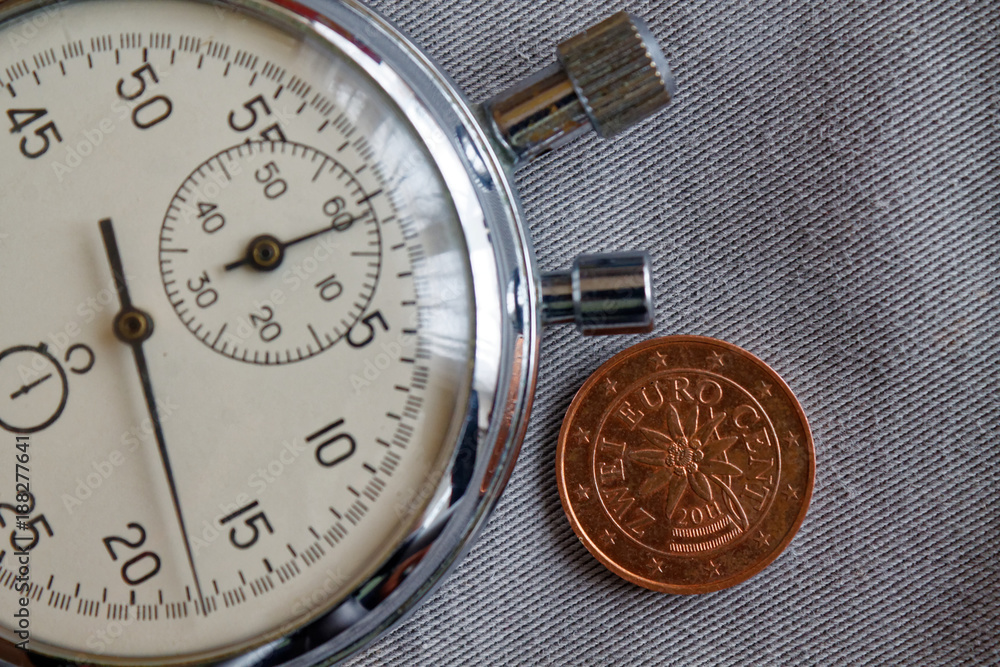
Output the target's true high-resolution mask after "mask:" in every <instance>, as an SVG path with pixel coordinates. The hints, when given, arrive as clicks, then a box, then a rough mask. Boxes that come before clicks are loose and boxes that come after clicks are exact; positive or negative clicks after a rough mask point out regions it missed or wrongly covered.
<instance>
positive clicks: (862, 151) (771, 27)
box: [352, 0, 1000, 665]
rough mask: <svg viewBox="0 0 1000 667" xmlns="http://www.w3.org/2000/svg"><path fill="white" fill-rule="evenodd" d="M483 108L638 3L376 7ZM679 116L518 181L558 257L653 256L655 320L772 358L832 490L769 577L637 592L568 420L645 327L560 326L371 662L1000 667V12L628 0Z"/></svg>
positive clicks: (937, 1)
mask: <svg viewBox="0 0 1000 667" xmlns="http://www.w3.org/2000/svg"><path fill="white" fill-rule="evenodd" d="M373 4H374V6H375V7H376V9H378V10H380V11H381V12H383V13H384V14H386V15H387V16H389V18H391V19H392V20H394V21H395V22H396V23H397V24H398V25H399V26H400V27H402V28H403V29H404V30H405V31H406V32H408V33H409V34H410V35H411V36H412V37H413V38H414V39H415V41H416V42H417V43H419V44H421V45H423V46H424V47H425V48H426V50H427V51H428V52H429V53H430V54H431V55H432V56H433V57H435V58H436V59H437V60H438V61H439V62H440V63H441V64H442V65H443V66H444V67H445V68H446V69H447V70H448V71H449V72H451V74H452V75H453V76H454V78H455V79H456V80H457V81H458V83H459V85H460V86H461V87H462V88H463V89H464V90H465V91H466V92H467V93H468V95H469V96H470V97H471V98H472V99H474V100H479V99H482V98H484V97H485V96H489V95H492V94H494V93H496V92H498V91H499V90H501V89H503V88H504V87H506V86H507V85H509V84H511V83H513V82H514V81H515V80H517V79H518V78H519V77H520V76H522V75H524V74H525V73H527V72H529V71H530V70H532V69H533V68H535V67H538V66H541V65H543V64H546V63H548V62H549V61H550V59H551V57H552V53H553V47H554V45H555V44H556V42H557V41H559V40H560V39H562V38H565V37H568V36H570V35H571V34H574V33H575V32H577V31H579V30H580V29H582V28H583V27H584V26H586V25H587V24H588V23H590V22H592V21H593V20H594V19H596V18H601V17H604V16H606V15H608V14H610V13H612V12H613V11H616V10H617V9H620V8H622V5H621V4H619V3H611V2H599V1H597V0H565V1H563V2H549V1H539V2H530V1H528V0H516V1H514V0H504V1H501V0H478V1H476V2H471V1H469V0H430V1H429V0H401V1H397V2H393V1H390V0H378V1H376V2H373ZM624 8H627V9H629V10H631V11H633V12H635V13H638V14H641V15H643V16H645V17H646V18H647V19H648V21H649V23H650V25H651V27H652V29H653V31H654V32H655V33H656V34H657V35H658V36H659V37H660V38H661V40H662V42H663V44H664V48H665V51H666V53H667V56H668V58H669V59H670V61H671V63H672V65H673V67H674V71H675V74H676V76H677V81H678V85H679V94H678V96H677V98H676V100H675V103H674V104H673V106H672V108H671V109H670V111H669V112H668V113H667V114H665V115H663V116H660V117H658V118H657V119H656V120H655V122H652V123H650V124H647V125H645V126H643V127H642V128H640V129H638V130H636V131H633V132H631V133H629V134H627V135H626V136H624V137H623V138H621V139H620V140H618V141H616V142H614V143H610V144H608V143H601V142H599V141H597V140H596V139H595V140H587V141H584V142H582V143H580V144H578V145H575V146H573V147H571V148H569V149H567V150H564V151H563V152H561V153H559V154H557V155H553V156H550V157H548V158H546V159H544V160H542V161H541V162H539V163H537V164H534V165H532V166H530V167H529V168H528V169H526V170H524V171H523V172H522V173H521V174H520V175H519V178H518V183H519V186H520V189H521V193H522V196H523V199H524V206H525V210H526V214H527V217H528V220H529V221H530V223H531V227H532V231H533V234H534V239H535V242H536V247H537V251H538V259H539V264H540V266H541V268H542V269H543V270H553V269H557V268H564V267H566V266H568V265H569V263H570V261H571V259H572V256H574V255H575V254H577V253H580V252H586V251H598V250H613V249H625V248H632V247H636V246H639V247H646V248H648V249H649V250H650V251H651V252H652V255H653V257H654V260H655V268H656V287H657V292H658V296H657V302H658V308H659V314H658V323H657V329H656V334H658V335H665V334H674V333H686V334H702V335H708V336H714V337H717V338H722V339H724V340H727V341H730V342H732V343H735V344H737V345H740V346H742V347H744V348H746V349H748V350H750V351H751V352H753V353H755V354H756V355H758V356H760V357H761V358H763V359H764V360H765V361H767V362H768V363H769V364H771V365H772V366H773V367H774V368H775V370H777V371H778V373H780V374H781V375H782V376H783V377H784V378H785V379H786V381H787V382H788V383H789V385H790V386H791V387H792V389H793V391H795V393H796V394H797V396H798V398H799V399H800V401H801V402H802V404H803V406H804V408H805V411H806V414H807V415H808V416H809V418H810V421H811V424H812V428H813V435H814V438H815V443H816V452H817V458H818V462H817V474H816V488H815V493H814V496H813V502H812V507H811V509H810V511H809V515H808V516H807V517H806V520H805V523H804V525H803V526H802V529H801V531H800V533H799V534H798V537H797V538H796V539H795V540H794V541H793V542H792V544H791V545H790V547H789V548H788V550H787V551H786V552H785V553H784V555H782V556H781V557H780V558H779V559H778V560H777V561H775V562H774V563H773V564H772V565H771V566H770V567H768V568H767V569H766V570H765V571H764V572H763V573H761V574H760V575H758V576H757V577H755V578H754V579H751V580H750V581H748V582H746V583H744V584H742V585H740V586H737V587H735V588H732V589H729V590H726V591H722V592H718V593H714V594H710V595H702V596H695V597H679V596H670V595H662V594H657V593H652V592H648V591H645V590H643V589H639V588H636V587H634V586H632V585H630V584H627V583H626V582H624V581H622V580H620V579H618V578H617V577H616V576H614V575H613V574H611V573H609V572H608V571H606V570H605V569H604V568H603V567H602V566H601V565H599V564H598V563H597V562H596V561H595V560H594V559H593V558H592V557H591V556H590V555H589V554H588V552H587V551H586V550H585V549H584V547H583V546H582V545H581V544H580V543H579V541H578V540H577V538H576V537H575V535H574V534H573V532H572V530H571V529H570V527H569V524H568V522H567V521H566V519H565V517H564V515H563V511H562V508H561V506H560V503H559V496H558V493H557V490H556V483H555V476H554V468H553V466H554V459H555V445H556V438H557V434H558V430H559V426H560V422H561V419H562V416H563V413H564V412H565V410H566V408H567V406H568V405H569V402H570V400H571V398H572V396H573V394H574V392H575V391H576V389H577V388H578V387H579V386H580V384H581V383H582V382H583V381H584V379H585V378H586V377H587V376H588V375H589V374H590V373H591V372H592V371H593V370H594V369H596V368H597V367H598V366H599V365H600V364H601V363H602V362H604V361H606V360H607V359H608V358H609V357H610V356H611V355H613V354H614V353H616V352H618V351H620V350H622V349H624V348H625V347H627V346H629V345H631V344H634V343H636V342H639V341H640V340H643V339H645V338H647V337H638V336H632V337H628V338H610V339H583V338H581V337H580V336H578V335H577V334H576V333H575V332H574V331H572V330H558V331H550V332H548V333H547V334H546V336H545V340H544V347H543V362H542V365H541V374H540V379H539V384H538V398H537V402H536V404H535V408H534V413H533V417H532V422H531V428H530V430H529V431H528V435H527V439H526V441H525V444H524V448H523V451H522V454H521V458H520V461H519V462H518V464H517V468H516V470H515V472H514V475H513V477H512V479H511V480H510V485H509V486H508V488H507V491H506V493H505V495H504V497H503V499H502V500H501V501H500V504H499V506H498V508H497V511H496V513H495V514H494V515H493V518H492V520H491V521H490V524H489V526H488V528H487V529H486V531H485V532H484V534H483V536H482V537H481V539H480V541H479V542H478V543H477V545H476V546H475V548H474V549H473V550H472V552H471V554H470V555H469V557H468V558H467V559H466V560H465V561H464V562H463V563H462V565H461V566H460V567H459V568H458V569H457V570H456V571H455V572H454V574H453V575H452V576H451V577H450V578H449V579H448V580H447V582H446V583H445V584H444V585H443V586H442V587H441V588H440V589H439V590H438V592H437V593H436V594H435V595H433V596H432V597H431V598H429V599H428V600H427V601H426V602H425V603H424V605H423V606H422V607H421V608H420V609H419V610H418V611H417V613H416V614H414V615H413V616H412V617H411V618H410V619H409V620H408V621H407V622H406V623H405V624H403V625H401V626H400V627H398V628H397V629H396V630H395V631H394V632H393V633H391V634H390V635H388V636H386V637H384V638H382V639H381V640H380V641H378V642H377V643H376V644H374V645H373V646H372V647H370V648H369V649H368V650H367V651H365V652H364V653H362V654H359V656H357V658H356V659H355V661H354V662H353V663H352V664H353V665H383V664H384V665H440V664H444V665H466V664H470V665H472V664H475V665H514V664H522V665H632V664H635V665H639V664H664V665H673V664H678V665H689V664H690V665H714V664H753V665H790V664H838V665H839V664H859V663H870V664H910V665H927V664H934V665H938V664H941V665H946V664H1000V647H998V642H1000V565H998V558H1000V556H998V551H1000V465H998V461H1000V426H998V424H1000V389H998V386H1000V380H998V374H1000V344H998V342H997V339H998V333H1000V316H998V310H1000V308H998V301H1000V268H998V266H1000V155H998V152H1000V148H998V140H1000V130H998V124H1000V34H998V32H1000V3H997V2H996V1H995V0H870V1H866V0H822V1H820V0H817V1H812V2H811V1H809V0H794V1H793V0H752V1H751V0H724V1H723V0H720V1H718V2H710V1H706V0H676V1H664V0H647V1H643V0H628V1H627V2H626V4H625V5H624Z"/></svg>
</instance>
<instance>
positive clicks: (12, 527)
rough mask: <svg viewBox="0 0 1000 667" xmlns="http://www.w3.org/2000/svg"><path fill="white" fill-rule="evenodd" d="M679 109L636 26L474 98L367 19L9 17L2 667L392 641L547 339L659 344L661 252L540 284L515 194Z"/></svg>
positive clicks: (187, 14)
mask: <svg viewBox="0 0 1000 667" xmlns="http://www.w3.org/2000/svg"><path fill="white" fill-rule="evenodd" d="M672 85H673V84H672V80H671V78H670V73H669V70H668V68H667V65H666V63H665V61H664V59H663V55H662V53H661V52H660V50H659V48H658V47H657V46H656V44H655V41H654V40H652V38H651V36H650V35H649V32H648V29H647V28H646V27H645V25H644V24H643V23H642V22H641V21H640V20H638V19H635V18H634V17H631V16H629V15H626V14H619V15H616V16H613V17H611V18H610V19H607V20H605V21H603V22H602V23H600V24H598V25H596V26H595V27H594V28H592V29H590V30H588V31H586V32H585V33H583V34H581V35H579V36H577V37H574V38H572V39H570V40H569V41H567V42H565V43H563V44H562V45H561V46H560V47H559V52H558V59H557V62H556V63H555V64H553V65H551V66H549V67H548V68H546V69H544V70H542V71H540V72H538V73H537V74H535V75H533V76H531V77H529V78H528V79H526V80H525V81H524V82H522V83H521V84H518V85H517V86H515V87H514V88H513V89H511V90H509V91H507V92H506V93H504V94H502V95H500V96H498V97H496V98H495V99H492V100H489V101H487V102H485V103H483V104H480V105H471V104H469V103H468V102H467V101H466V100H465V99H464V98H463V97H462V95H461V93H459V92H458V91H457V90H456V88H455V86H454V85H453V84H452V83H451V82H450V80H449V79H448V78H447V76H446V75H444V74H442V73H441V72H440V70H438V69H437V68H436V67H435V66H434V65H433V63H432V62H431V61H430V60H429V59H428V58H427V57H426V56H425V55H423V54H422V53H421V52H420V51H419V50H418V49H417V48H416V47H414V46H413V45H412V44H411V43H410V42H409V41H408V40H407V39H406V38H405V37H403V36H402V35H400V34H399V33H398V32H397V31H396V30H395V29H394V28H393V27H392V26H390V25H389V24H388V23H387V22H386V21H385V20H383V19H382V18H380V17H379V16H378V15H376V14H375V13H373V12H372V11H371V10H369V9H367V8H365V7H364V6H363V5H361V4H358V3H356V2H348V1H337V2H333V1H329V0H311V1H305V2H292V1H289V0H274V1H270V2H268V1H262V0H239V1H236V0H226V1H209V0H157V1H156V2H150V1H148V0H142V1H140V0H62V1H58V2H57V1H39V0H34V1H16V0H15V1H7V2H4V3H3V4H0V123H2V124H3V126H4V127H5V128H6V131H4V132H0V203H2V206H3V214H2V217H0V609H2V610H3V616H2V618H0V659H2V660H4V661H6V662H7V663H10V664H14V665H25V666H26V665H40V664H45V665H54V664H77V663H78V664H108V665H163V664H230V665H234V666H235V665H240V666H250V665H278V664H295V665H307V664H319V663H329V662H334V661H336V660H339V659H341V658H343V657H345V656H347V655H349V654H350V653H352V652H353V651H356V650H357V649H358V648H360V647H362V646H364V645H365V644H366V643H367V642H369V641H370V640H371V639H373V638H374V637H375V636H377V635H378V634H379V633H380V632H382V631H383V630H385V629H386V628H388V627H389V626H390V625H392V624H393V623H394V622H396V621H398V620H400V619H401V618H402V617H403V616H404V615H405V614H407V612H409V611H410V610H411V609H412V608H413V607H414V605H416V604H417V603H418V602H419V600H420V599H421V598H422V597H424V596H425V595H426V594H427V593H428V592H429V591H430V590H432V589H433V587H434V586H435V584H436V583H437V582H438V581H439V580H440V579H441V578H442V577H443V576H444V575H445V574H446V573H447V571H448V570H449V569H450V568H451V567H452V566H453V565H454V564H455V563H456V562H457V560H458V559H459V558H460V557H461V556H462V555H463V553H464V552H465V550H466V549H467V548H468V546H469V544H470V542H471V540H472V539H473V537H474V536H475V535H476V533H477V531H479V529H480V528H481V527H482V526H483V524H484V522H485V521H486V518H487V516H488V515H489V512H490V510H491V509H492V507H493V505H494V504H495V502H496V500H497V498H498V497H499V495H500V493H501V491H502V489H503V487H504V485H505V483H506V481H507V478H508V476H509V474H510V471H511V468H512V466H513V465H514V462H515V459H516V457H517V453H518V449H519V446H520V443H521V439H522V437H523V435H524V431H525V426H526V421H527V418H528V414H529V410H530V406H531V398H532V391H533V388H534V385H535V376H536V370H537V366H538V355H539V340H540V333H541V329H542V327H543V326H545V325H549V324H558V323H575V324H577V326H578V327H579V328H580V329H581V331H582V332H583V333H586V334H596V333H620V332H631V331H643V330H648V329H649V328H650V327H651V325H652V305H651V304H652V300H651V299H652V297H651V294H650V291H651V288H650V283H651V281H650V268H649V263H648V258H647V257H646V255H645V254H644V253H641V252H637V253H624V254H614V255H589V256H584V257H580V258H577V259H576V260H575V261H574V262H573V263H572V268H571V269H569V270H567V271H565V272H562V273H555V274H548V275H544V276H543V275H539V273H538V272H537V271H536V268H535V266H534V263H533V258H532V250H531V243H530V240H529V239H528V235H527V232H526V227H525V225H524V222H523V220H522V214H521V211H520V208H519V204H518V199H517V195H516V193H515V191H514V189H513V185H512V175H513V171H514V169H515V168H516V167H517V166H518V165H520V164H523V163H525V162H527V161H529V160H531V159H532V158H534V157H537V156H539V155H542V154H544V153H546V152H548V151H550V150H552V149H554V148H557V147H559V146H561V145H563V144H565V143H567V142H568V141H569V140H571V139H573V138H574V137H576V136H579V135H580V134H581V133H583V132H586V131H589V130H592V129H593V130H596V131H597V132H598V133H600V134H602V135H604V136H611V135H614V134H616V133H618V132H620V131H622V130H624V129H625V128H626V127H628V126H630V125H631V124H633V123H635V122H638V121H639V120H641V119H643V118H646V117H648V116H650V115H651V114H653V113H655V112H656V111H657V110H658V109H660V108H661V107H662V106H664V105H665V104H666V103H667V102H669V100H670V98H671V95H672V92H673V90H672Z"/></svg>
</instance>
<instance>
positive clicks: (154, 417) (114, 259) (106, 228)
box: [100, 220, 208, 614]
mask: <svg viewBox="0 0 1000 667" xmlns="http://www.w3.org/2000/svg"><path fill="white" fill-rule="evenodd" d="M100 226H101V236H102V237H103V239H104V248H105V250H106V251H107V253H108V263H109V264H110V265H111V274H112V275H113V276H114V280H115V288H116V289H117V290H118V298H119V300H120V301H121V304H122V309H121V311H120V312H119V313H118V315H117V317H115V321H114V333H115V336H116V337H117V338H118V339H119V340H121V341H122V342H123V343H127V344H128V345H129V346H130V347H131V348H132V353H133V355H134V356H135V365H136V368H137V369H138V371H139V380H140V382H141V383H142V393H143V395H144V396H145V398H146V407H147V408H148V410H149V419H150V421H151V422H152V424H153V432H154V433H155V435H156V444H157V446H158V447H159V450H160V459H161V460H162V462H163V468H164V470H165V471H166V474H167V483H168V485H169V486H170V495H171V499H172V500H173V505H174V512H175V513H176V514H177V521H178V523H179V524H180V528H181V535H182V536H183V538H184V548H185V549H186V551H187V558H188V564H189V565H190V567H191V574H192V575H193V576H194V585H195V589H196V590H197V593H198V600H199V602H200V603H201V608H202V611H203V612H204V613H205V614H207V613H208V609H207V608H206V607H205V598H204V596H203V595H202V592H201V583H200V582H199V580H198V571H197V570H196V569H195V565H194V556H193V554H192V552H191V540H190V539H188V532H187V528H186V527H185V525H184V515H183V513H182V512H181V503H180V498H179V496H178V494H177V483H176V481H175V480H174V473H173V468H171V466H170V457H169V456H168V455H167V445H166V439H165V438H164V436H163V425H162V423H161V422H160V413H159V410H158V409H157V407H156V398H155V397H154V395H153V383H152V381H151V380H150V379H149V365H148V364H147V363H146V354H145V352H144V351H143V348H142V344H143V343H144V342H145V341H147V340H149V337H150V336H152V335H153V320H152V318H151V317H150V316H149V314H147V313H145V312H144V311H142V310H139V309H138V308H136V307H135V306H134V305H132V297H131V296H130V295H129V291H128V284H127V283H126V281H125V269H124V266H123V264H122V258H121V253H120V252H119V250H118V240H117V238H116V237H115V230H114V227H113V226H112V223H111V220H102V221H101V222H100Z"/></svg>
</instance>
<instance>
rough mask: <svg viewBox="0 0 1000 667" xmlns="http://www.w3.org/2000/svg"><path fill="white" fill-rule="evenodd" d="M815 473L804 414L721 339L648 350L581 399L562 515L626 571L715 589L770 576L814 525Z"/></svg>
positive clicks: (667, 584) (660, 584)
mask: <svg viewBox="0 0 1000 667" xmlns="http://www.w3.org/2000/svg"><path fill="white" fill-rule="evenodd" d="M815 469H816V459H815V453H814V451H813V442H812V435H811V434H810V432H809V424H808V423H807V421H806V416H805V414H804V413H803V412H802V407H801V406H800V405H799V403H798V401H796V400H795V396H793V395H792V392H791V390H790V389H789V388H788V385H786V384H785V382H784V381H783V380H782V379H781V378H780V377H779V376H778V374H777V373H775V372H774V371H773V370H771V369H770V368H769V367H768V366H767V364H765V363H764V362H763V361H761V360H760V359H758V358H757V357H755V356H753V355H752V354H750V353H749V352H746V351H745V350H742V349H740V348H738V347H736V346H735V345H730V344H729V343H725V342H722V341H719V340H714V339H711V338H701V337H697V336H672V337H668V338H660V339H657V340H651V341H648V342H645V343H642V344H640V345H636V346H635V347H632V348H630V349H628V350H625V351H624V352H622V353H621V354H619V355H617V356H616V357H614V358H613V359H611V360H610V361H608V362H607V363H606V364H604V365H603V366H601V367H600V368H599V369H598V370H597V372H596V373H594V374H593V375H592V376H591V377H590V379H588V380H587V382H586V383H585V384H584V385H583V387H582V388H581V389H580V391H579V393H577V395H576V398H574V399H573V403H572V405H570V408H569V411H568V412H567V414H566V419H565V421H564V422H563V427H562V431H561V432H560V434H559V448H558V451H557V453H556V476H557V479H558V482H559V496H560V498H561V499H562V504H563V508H564V509H565V510H566V515H567V516H568V517H569V520H570V523H571V524H572V526H573V530H574V531H575V532H576V534H577V536H578V537H579V538H580V540H581V541H582V542H583V544H584V545H585V546H586V547H587V549H588V550H589V551H590V553H592V554H593V555H594V556H595V557H596V558H597V559H598V560H599V561H601V562H602V563H603V564H604V565H605V566H606V567H607V568H608V569H610V570H611V571H612V572H614V573H615V574H617V575H619V576H620V577H623V578H625V579H627V580H628V581H631V582H632V583H635V584H638V585H640V586H644V587H646V588H649V589H652V590H654V591H662V592H666V593H708V592H710V591H717V590H720V589H723V588H728V587H729V586H733V585H735V584H738V583H740V582H742V581H745V580H746V579H748V578H750V577H752V576H753V575H755V574H757V573H758V572H760V571H761V570H763V569H764V568H765V567H766V566H767V565H768V564H769V563H770V562H771V561H773V560H774V559H775V558H777V557H778V555H779V554H780V553H781V552H782V551H783V550H784V548H785V547H786V546H787V545H788V543H789V542H790V541H791V539H792V537H793V536H794V535H795V533H796V531H797V530H798V529H799V526H800V525H801V524H802V520H803V519H804V518H805V515H806V510H807V509H808V507H809V499H810V497H811V496H812V488H813V476H814V474H815Z"/></svg>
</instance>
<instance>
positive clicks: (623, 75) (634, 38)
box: [557, 12, 676, 138]
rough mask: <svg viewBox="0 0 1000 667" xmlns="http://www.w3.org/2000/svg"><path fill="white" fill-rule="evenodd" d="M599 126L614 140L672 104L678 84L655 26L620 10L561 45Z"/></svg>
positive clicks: (572, 76)
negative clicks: (618, 135)
mask: <svg viewBox="0 0 1000 667" xmlns="http://www.w3.org/2000/svg"><path fill="white" fill-rule="evenodd" d="M557 53H558V54H559V62H560V63H561V64H562V66H563V69H565V70H566V74H567V76H569V79H570V81H572V82H573V88H575V89H576V93H577V95H579V97H580V101H581V102H582V103H583V107H584V109H585V110H586V112H587V116H589V117H590V121H591V123H592V124H593V126H594V130H595V131H596V132H597V133H598V134H599V135H601V136H602V137H604V138H610V137H613V136H615V135H616V134H618V133H620V132H622V131H623V130H626V129H628V128H630V127H632V126H633V125H635V124H637V123H639V122H641V121H643V120H645V119H646V118H649V117H650V116H652V115H654V114H655V113H657V112H658V111H660V110H661V109H663V108H664V107H665V106H667V105H668V104H670V101H671V100H672V99H673V96H674V93H675V92H676V85H675V83H674V79H673V76H671V73H670V66H669V65H668V64H667V59H666V57H664V55H663V51H662V50H661V49H660V46H659V44H657V42H656V39H655V38H654V37H653V35H652V33H651V32H650V31H649V26H647V25H646V22H645V21H643V20H642V19H641V18H639V17H638V16H633V15H632V14H629V13H628V12H619V13H617V14H615V15H614V16H612V17H610V18H608V19H606V20H604V21H602V22H601V23H599V24H597V25H595V26H593V27H591V28H588V29H587V30H585V31H584V32H582V33H580V34H579V35H577V36H575V37H572V38H570V39H568V40H566V41H565V42H563V43H562V44H560V45H559V48H558V50H557Z"/></svg>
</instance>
